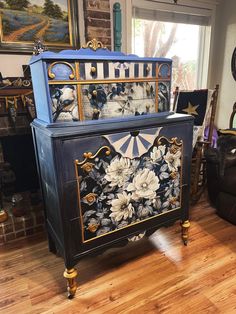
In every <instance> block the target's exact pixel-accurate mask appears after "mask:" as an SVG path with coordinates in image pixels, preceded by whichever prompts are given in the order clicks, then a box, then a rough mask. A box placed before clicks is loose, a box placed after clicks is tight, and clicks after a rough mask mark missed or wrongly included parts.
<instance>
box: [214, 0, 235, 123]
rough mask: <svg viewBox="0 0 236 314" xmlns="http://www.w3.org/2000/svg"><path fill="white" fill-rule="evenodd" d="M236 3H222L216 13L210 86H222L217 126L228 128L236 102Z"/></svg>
mask: <svg viewBox="0 0 236 314" xmlns="http://www.w3.org/2000/svg"><path fill="white" fill-rule="evenodd" d="M235 34H236V3H235V0H227V4H226V1H222V2H221V3H220V4H219V5H218V7H217V11H216V27H215V36H214V45H213V51H212V54H211V58H212V69H211V79H210V83H211V84H210V85H211V86H214V85H215V84H217V83H219V84H220V93H219V98H218V108H217V114H216V125H217V127H218V128H228V127H229V118H230V114H231V113H232V108H233V104H234V102H235V101H236V82H235V81H234V79H233V77H232V74H231V56H232V53H233V50H234V48H235V47H236V36H235Z"/></svg>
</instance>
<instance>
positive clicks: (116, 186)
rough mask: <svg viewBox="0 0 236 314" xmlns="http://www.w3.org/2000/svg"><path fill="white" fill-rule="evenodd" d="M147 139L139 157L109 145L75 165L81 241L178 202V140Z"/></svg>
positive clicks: (180, 144)
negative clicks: (80, 211) (78, 190)
mask: <svg viewBox="0 0 236 314" xmlns="http://www.w3.org/2000/svg"><path fill="white" fill-rule="evenodd" d="M131 137H132V136H131ZM153 142H154V143H153V144H152V145H151V147H150V148H149V149H148V151H147V152H146V153H144V154H143V155H142V156H140V157H139V158H133V159H131V158H128V157H124V156H122V155H121V154H120V153H117V152H116V151H115V150H114V149H112V147H111V150H110V152H111V153H110V154H109V155H106V153H105V152H106V149H104V150H103V151H102V150H101V152H100V153H99V154H98V155H97V156H96V158H94V159H93V160H91V161H89V162H88V163H87V164H86V166H87V167H85V166H82V167H79V168H78V173H79V177H78V180H79V187H80V202H81V210H82V225H83V239H84V241H86V240H90V239H93V238H96V237H98V236H101V235H105V234H106V233H109V232H111V231H114V230H118V229H120V228H123V227H126V226H128V225H131V224H133V223H138V222H141V221H142V220H145V219H148V218H150V217H154V216H157V215H159V214H162V213H165V212H167V211H169V210H174V209H177V208H179V207H180V193H181V189H180V182H181V180H180V179H181V153H182V143H181V142H177V141H174V140H172V141H168V140H167V139H165V138H163V139H160V140H159V141H158V138H156V139H155V140H154V141H153ZM108 147H110V146H108ZM113 147H114V146H113Z"/></svg>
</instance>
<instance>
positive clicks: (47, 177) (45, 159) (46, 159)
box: [35, 129, 64, 248]
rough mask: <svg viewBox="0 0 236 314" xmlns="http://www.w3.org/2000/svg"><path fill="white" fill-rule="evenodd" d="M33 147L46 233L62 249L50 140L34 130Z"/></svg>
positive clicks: (58, 206) (60, 224)
mask: <svg viewBox="0 0 236 314" xmlns="http://www.w3.org/2000/svg"><path fill="white" fill-rule="evenodd" d="M35 145H36V146H37V147H36V148H37V152H38V166H39V172H40V178H41V187H42V192H43V197H44V202H45V207H46V208H45V210H46V223H47V231H48V232H50V233H52V234H51V235H52V237H53V238H54V240H56V241H57V242H58V243H57V244H58V245H59V248H62V247H63V242H64V241H63V236H62V223H61V216H60V204H59V197H58V189H57V179H56V173H55V161H54V154H53V148H52V145H53V143H52V141H51V138H50V137H48V136H46V135H45V134H44V133H43V132H41V131H40V130H38V129H36V130H35Z"/></svg>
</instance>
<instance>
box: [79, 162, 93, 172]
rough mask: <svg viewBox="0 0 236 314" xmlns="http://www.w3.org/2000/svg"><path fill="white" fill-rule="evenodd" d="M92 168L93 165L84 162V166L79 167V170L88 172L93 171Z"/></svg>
mask: <svg viewBox="0 0 236 314" xmlns="http://www.w3.org/2000/svg"><path fill="white" fill-rule="evenodd" d="M94 166H95V165H94V164H93V163H92V162H86V163H85V164H84V165H82V166H81V168H82V169H83V170H84V171H86V172H90V171H92V170H93V167H94Z"/></svg>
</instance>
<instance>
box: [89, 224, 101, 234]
mask: <svg viewBox="0 0 236 314" xmlns="http://www.w3.org/2000/svg"><path fill="white" fill-rule="evenodd" d="M99 226H100V225H99V224H90V225H89V226H88V230H89V231H90V232H92V233H94V232H96V231H97V229H98V227H99Z"/></svg>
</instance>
